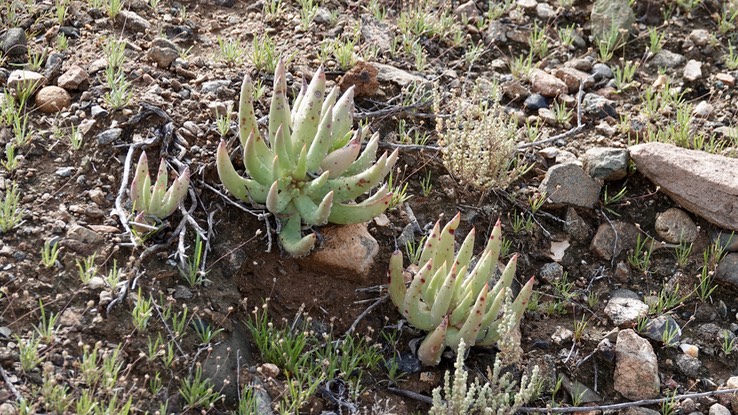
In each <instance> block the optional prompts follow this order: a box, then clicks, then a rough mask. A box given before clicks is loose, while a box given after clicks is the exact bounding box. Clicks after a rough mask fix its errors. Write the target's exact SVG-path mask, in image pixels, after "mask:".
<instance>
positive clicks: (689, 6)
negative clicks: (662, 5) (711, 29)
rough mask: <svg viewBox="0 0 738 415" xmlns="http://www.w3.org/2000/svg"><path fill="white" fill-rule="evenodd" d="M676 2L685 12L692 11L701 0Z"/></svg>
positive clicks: (679, 0) (678, 0) (680, 0)
mask: <svg viewBox="0 0 738 415" xmlns="http://www.w3.org/2000/svg"><path fill="white" fill-rule="evenodd" d="M676 4H677V6H679V7H681V8H682V10H684V11H685V12H686V13H692V12H693V11H694V9H696V8H697V6H699V5H700V4H702V0H676Z"/></svg>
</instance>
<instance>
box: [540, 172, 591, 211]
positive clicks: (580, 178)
mask: <svg viewBox="0 0 738 415" xmlns="http://www.w3.org/2000/svg"><path fill="white" fill-rule="evenodd" d="M601 187H602V185H601V184H600V182H598V181H597V180H594V179H592V178H591V177H589V175H588V174H587V173H585V172H584V170H582V168H581V167H580V166H579V164H577V163H575V162H569V163H562V164H557V165H555V166H552V167H551V168H549V169H548V171H547V172H546V176H545V177H544V178H543V181H542V182H541V185H540V186H539V187H538V190H539V191H540V192H541V193H545V194H546V195H547V196H548V200H549V201H550V203H551V204H553V205H559V206H560V205H570V206H578V207H585V208H591V207H593V206H594V205H595V204H596V203H597V201H598V200H599V197H600V188H601Z"/></svg>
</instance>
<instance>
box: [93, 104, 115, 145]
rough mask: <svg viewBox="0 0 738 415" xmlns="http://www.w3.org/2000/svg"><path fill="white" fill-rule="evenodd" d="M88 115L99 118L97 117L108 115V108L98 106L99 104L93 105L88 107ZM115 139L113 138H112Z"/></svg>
mask: <svg viewBox="0 0 738 415" xmlns="http://www.w3.org/2000/svg"><path fill="white" fill-rule="evenodd" d="M90 115H92V118H94V119H96V120H97V119H99V118H105V117H107V116H108V110H106V109H105V108H103V107H101V106H99V105H93V106H92V107H91V108H90ZM113 140H115V139H113Z"/></svg>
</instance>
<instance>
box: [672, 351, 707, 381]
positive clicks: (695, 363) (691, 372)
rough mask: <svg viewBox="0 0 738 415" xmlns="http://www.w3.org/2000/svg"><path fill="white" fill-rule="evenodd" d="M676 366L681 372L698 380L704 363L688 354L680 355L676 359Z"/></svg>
mask: <svg viewBox="0 0 738 415" xmlns="http://www.w3.org/2000/svg"><path fill="white" fill-rule="evenodd" d="M676 365H677V368H679V371H680V372H682V373H683V374H685V375H686V376H689V377H690V378H692V379H696V378H698V377H699V376H700V369H701V368H702V362H700V359H696V358H694V357H692V356H690V355H686V354H679V355H677V357H676Z"/></svg>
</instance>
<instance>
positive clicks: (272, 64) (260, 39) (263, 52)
mask: <svg viewBox="0 0 738 415" xmlns="http://www.w3.org/2000/svg"><path fill="white" fill-rule="evenodd" d="M251 46H252V50H251V55H250V58H251V63H252V64H253V65H254V67H255V68H256V70H257V71H264V72H274V70H275V69H276V68H277V61H278V60H279V58H278V57H277V47H276V45H275V44H274V41H273V40H272V38H271V37H269V35H266V34H265V35H260V36H254V40H253V41H252V43H251Z"/></svg>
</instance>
